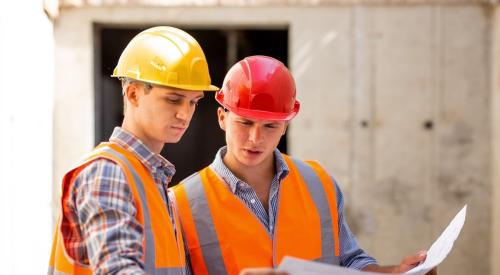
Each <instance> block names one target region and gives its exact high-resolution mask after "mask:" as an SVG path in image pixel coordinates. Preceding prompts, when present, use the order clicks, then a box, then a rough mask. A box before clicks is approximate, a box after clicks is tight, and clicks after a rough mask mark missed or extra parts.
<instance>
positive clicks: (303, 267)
mask: <svg viewBox="0 0 500 275" xmlns="http://www.w3.org/2000/svg"><path fill="white" fill-rule="evenodd" d="M466 212H467V205H465V206H464V207H463V208H462V210H460V212H458V214H457V215H456V216H455V218H453V220H452V221H451V222H450V224H449V225H448V227H446V229H445V230H444V231H443V233H441V235H440V236H439V238H437V240H436V241H435V242H434V243H433V244H432V246H431V247H430V248H429V250H428V251H427V258H426V259H425V261H424V262H423V263H421V264H420V265H419V266H417V267H415V268H413V269H412V270H410V271H408V272H406V273H405V274H411V275H423V274H425V273H427V272H428V271H429V270H431V269H433V268H434V267H436V266H438V265H439V264H440V263H441V262H442V261H443V260H444V259H445V258H446V256H447V255H448V253H450V251H451V249H452V248H453V243H454V242H455V240H456V239H457V238H458V235H459V234H460V231H461V230H462V227H463V225H464V223H465V216H466ZM278 269H279V270H284V271H287V272H288V273H289V274H290V275H320V274H332V275H379V274H380V273H374V272H364V271H359V270H356V269H350V268H345V267H341V266H335V265H329V264H322V263H317V262H311V261H307V260H302V259H298V258H294V257H289V256H285V257H284V258H283V261H281V264H280V265H279V266H278Z"/></svg>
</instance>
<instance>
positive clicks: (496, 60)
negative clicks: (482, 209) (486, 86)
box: [490, 7, 500, 274]
mask: <svg viewBox="0 0 500 275" xmlns="http://www.w3.org/2000/svg"><path fill="white" fill-rule="evenodd" d="M492 25H493V26H494V27H493V32H492V36H491V37H492V42H493V46H492V51H491V54H492V58H491V62H492V74H491V75H492V82H491V83H492V89H491V90H492V98H491V109H492V112H491V113H492V117H491V139H492V143H491V144H492V153H491V156H492V158H491V164H490V166H491V167H492V181H491V184H492V187H493V192H492V209H493V211H492V215H491V217H492V227H491V232H492V241H491V245H492V250H491V255H492V256H496V258H495V259H497V260H492V261H491V269H492V274H500V261H498V258H499V257H500V233H499V232H500V169H498V167H500V7H496V8H495V10H494V13H493V20H492ZM491 259H493V258H491Z"/></svg>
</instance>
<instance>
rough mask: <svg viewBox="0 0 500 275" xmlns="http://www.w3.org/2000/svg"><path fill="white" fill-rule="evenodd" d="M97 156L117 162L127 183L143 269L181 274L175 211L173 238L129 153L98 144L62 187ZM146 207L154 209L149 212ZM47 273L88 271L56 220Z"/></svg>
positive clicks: (150, 185) (146, 176)
mask: <svg viewBox="0 0 500 275" xmlns="http://www.w3.org/2000/svg"><path fill="white" fill-rule="evenodd" d="M99 158H105V159H108V160H110V161H113V162H115V163H116V164H118V165H120V167H121V168H122V170H123V173H124V174H125V177H126V179H127V182H128V183H129V186H130V189H131V191H132V194H133V198H134V203H135V205H136V209H137V216H136V218H137V219H138V221H139V222H140V223H141V225H142V227H143V229H144V232H143V233H144V234H143V238H144V239H143V249H144V253H143V258H142V260H143V261H144V268H145V271H146V272H148V274H152V275H161V274H168V275H181V274H185V273H186V270H185V268H186V267H185V265H186V264H185V254H184V246H183V239H182V234H181V229H180V227H179V223H180V222H179V219H178V217H177V216H176V215H177V213H176V212H175V211H174V212H173V213H174V219H175V220H176V230H177V238H175V237H174V235H175V233H174V230H173V227H172V223H171V221H170V218H169V214H168V211H167V208H166V207H165V203H164V201H163V199H162V198H161V195H160V193H159V191H158V189H157V187H156V185H155V183H154V181H153V178H152V177H151V174H150V173H149V172H148V171H147V170H146V168H145V167H144V166H143V165H142V164H141V163H140V161H139V160H138V159H137V157H135V155H133V153H131V152H129V151H127V150H126V149H124V148H122V147H120V146H118V145H116V144H112V143H103V144H101V145H99V146H98V147H97V148H96V149H95V150H94V151H93V152H92V153H91V154H90V156H89V157H88V158H87V159H86V160H85V161H84V163H83V164H81V165H79V166H78V167H77V168H75V169H73V170H72V171H70V172H69V173H68V174H67V175H66V176H65V177H64V179H63V190H64V188H65V187H67V185H68V184H72V182H73V181H74V179H75V177H76V175H78V173H79V172H80V171H81V170H82V169H83V168H85V167H86V166H87V165H89V164H90V163H92V162H93V161H94V160H96V159H99ZM150 209H152V210H154V211H155V212H151V211H150ZM49 274H92V272H91V271H90V267H89V266H82V265H79V264H78V263H75V262H74V261H73V259H71V258H70V257H69V256H68V254H67V253H66V251H65V248H64V242H63V240H62V235H61V232H60V223H58V226H57V230H56V233H55V237H54V243H53V248H52V255H51V260H50V267H49Z"/></svg>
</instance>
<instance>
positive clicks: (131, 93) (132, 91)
mask: <svg viewBox="0 0 500 275" xmlns="http://www.w3.org/2000/svg"><path fill="white" fill-rule="evenodd" d="M139 92H140V91H139V86H138V85H137V83H134V82H132V83H129V84H128V85H127V87H126V88H125V94H124V95H123V96H124V97H125V98H126V99H127V102H128V103H129V104H130V105H132V106H134V107H137V105H139Z"/></svg>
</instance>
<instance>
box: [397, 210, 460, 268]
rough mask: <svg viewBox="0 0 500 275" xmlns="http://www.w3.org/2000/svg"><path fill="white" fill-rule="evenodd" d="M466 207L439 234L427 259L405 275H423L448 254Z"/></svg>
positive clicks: (457, 233)
mask: <svg viewBox="0 0 500 275" xmlns="http://www.w3.org/2000/svg"><path fill="white" fill-rule="evenodd" d="M466 214H467V205H465V206H464V207H463V208H462V210H460V212H458V214H457V215H456V216H455V218H453V220H452V221H451V222H450V224H449V225H448V227H446V229H445V230H444V231H443V233H441V236H439V238H437V240H436V241H435V242H434V243H433V244H432V245H431V248H429V250H427V258H426V259H425V261H424V262H423V263H422V264H420V265H419V266H417V267H415V268H413V269H412V270H410V271H408V272H406V273H407V274H425V273H426V272H427V271H429V270H431V269H432V268H434V267H436V266H437V265H439V264H440V263H441V262H442V261H443V260H444V259H445V258H446V256H447V255H448V253H450V251H451V249H452V248H453V243H454V242H455V240H456V239H457V238H458V235H459V234H460V231H461V230H462V227H463V226H464V223H465V216H466Z"/></svg>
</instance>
